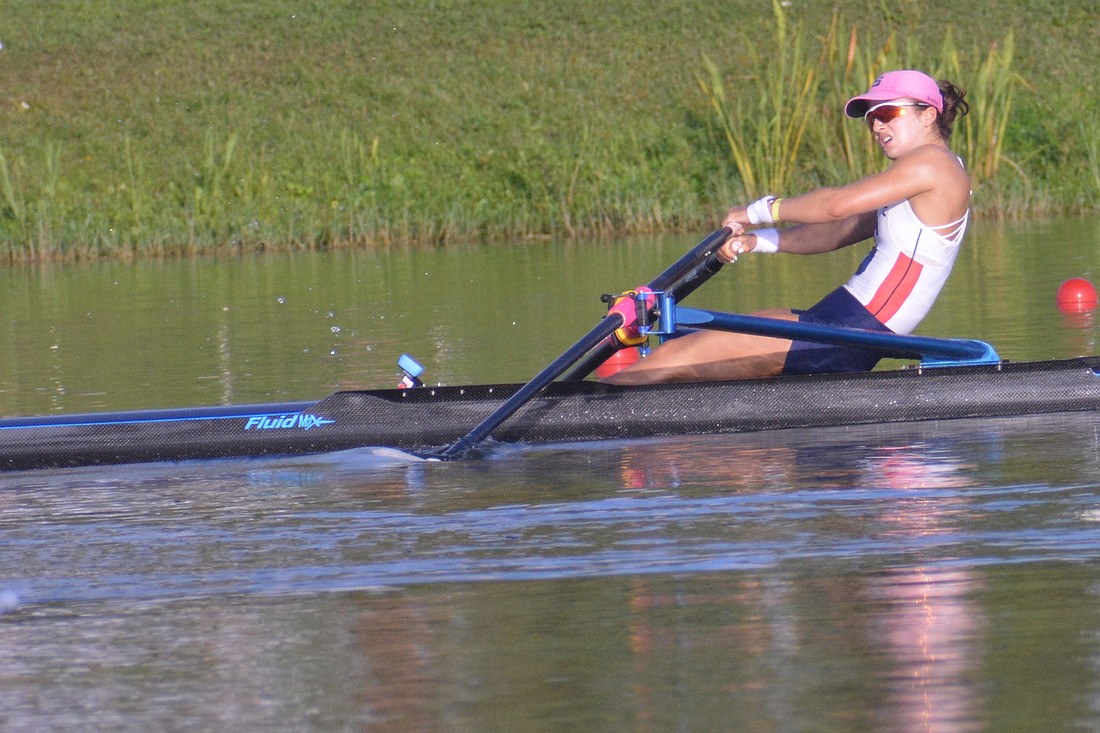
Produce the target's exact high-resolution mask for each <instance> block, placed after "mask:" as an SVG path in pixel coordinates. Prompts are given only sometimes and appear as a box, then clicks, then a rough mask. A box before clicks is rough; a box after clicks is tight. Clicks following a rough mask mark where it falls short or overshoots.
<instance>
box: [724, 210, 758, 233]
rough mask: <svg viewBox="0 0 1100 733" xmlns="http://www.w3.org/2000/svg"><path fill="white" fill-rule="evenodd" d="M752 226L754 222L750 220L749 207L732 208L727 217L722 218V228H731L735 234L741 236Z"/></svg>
mask: <svg viewBox="0 0 1100 733" xmlns="http://www.w3.org/2000/svg"><path fill="white" fill-rule="evenodd" d="M751 225H752V222H751V221H750V220H749V209H748V207H747V206H733V207H730V209H729V210H728V211H727V212H726V215H725V216H724V217H723V218H722V226H724V227H729V228H730V229H732V230H733V233H734V234H740V233H741V232H743V231H745V227H747V226H751Z"/></svg>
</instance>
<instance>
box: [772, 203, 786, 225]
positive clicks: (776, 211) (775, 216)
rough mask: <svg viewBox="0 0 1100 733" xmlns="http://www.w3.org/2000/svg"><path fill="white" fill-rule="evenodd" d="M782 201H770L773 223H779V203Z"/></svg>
mask: <svg viewBox="0 0 1100 733" xmlns="http://www.w3.org/2000/svg"><path fill="white" fill-rule="evenodd" d="M782 200H783V199H781V198H774V199H772V205H771V210H770V213H771V215H772V221H773V222H776V221H779V203H780V202H781V201H782Z"/></svg>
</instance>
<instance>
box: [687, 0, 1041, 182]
mask: <svg viewBox="0 0 1100 733" xmlns="http://www.w3.org/2000/svg"><path fill="white" fill-rule="evenodd" d="M772 7H773V12H774V14H775V26H774V35H773V37H772V38H771V39H770V43H767V44H766V45H763V46H755V45H752V46H750V47H749V48H750V50H751V57H750V58H751V61H752V63H751V64H750V68H756V69H762V70H763V71H762V72H761V73H760V74H757V75H751V74H743V73H739V72H738V71H736V70H735V71H734V72H732V73H730V74H729V75H728V76H727V75H725V74H723V72H722V71H721V70H720V69H719V68H718V66H717V65H716V64H715V63H714V62H713V61H711V60H710V59H704V65H705V68H706V71H707V75H706V77H704V78H703V79H701V80H700V87H701V88H702V91H703V93H704V95H705V96H706V98H707V100H708V102H709V104H710V107H711V109H712V110H713V112H714V115H715V125H716V126H717V128H718V129H719V130H720V131H721V133H722V137H723V139H724V140H725V143H726V146H727V148H728V151H729V155H730V158H731V160H732V162H733V164H734V166H735V168H736V170H737V173H738V175H739V177H740V180H741V183H742V186H743V191H744V194H745V198H746V199H748V198H753V197H755V196H758V195H761V194H764V193H778V192H781V191H793V190H799V189H804V188H807V187H812V186H817V185H837V184H841V183H844V182H847V181H850V180H852V179H854V178H859V177H863V176H866V175H868V174H870V173H872V172H873V171H874V170H877V169H878V168H879V167H881V165H882V164H883V163H882V158H881V154H880V153H879V151H878V150H877V147H876V146H875V144H874V142H873V139H872V137H871V136H869V135H867V133H866V129H865V127H864V125H863V124H861V123H854V122H853V121H851V120H849V119H847V118H845V117H844V115H843V113H842V112H841V111H839V108H840V106H841V104H842V103H843V100H844V99H846V98H847V97H849V96H851V95H852V93H853V90H863V89H866V88H868V87H869V86H870V84H871V82H873V81H874V79H875V78H876V77H878V76H879V75H880V74H882V73H883V72H885V71H888V70H890V69H897V68H924V69H927V70H928V71H929V73H931V74H932V75H933V76H936V77H937V78H942V77H943V76H944V73H943V72H944V71H945V70H946V71H947V76H949V77H950V78H952V79H965V78H973V84H971V86H970V88H969V90H968V94H967V100H968V102H969V103H970V110H971V113H970V114H969V115H968V116H966V117H963V118H962V125H961V129H960V130H959V135H958V139H959V143H958V145H959V146H961V147H960V150H961V151H962V154H963V156H964V158H965V159H966V160H967V161H968V166H969V168H970V170H971V173H972V175H973V177H974V179H975V182H976V183H978V182H981V181H984V180H989V179H994V178H996V177H997V176H998V175H999V174H1000V172H1001V164H1002V163H1006V164H1007V165H1009V166H1010V167H1011V168H1012V169H1013V170H1014V171H1015V172H1017V173H1018V174H1020V175H1021V177H1023V178H1025V179H1026V174H1024V172H1023V171H1022V170H1021V169H1020V166H1019V165H1017V164H1015V163H1014V162H1013V161H1012V160H1010V159H1009V158H1008V157H1007V156H1006V155H1005V152H1004V144H1005V137H1006V129H1007V127H1008V123H1009V120H1010V118H1011V113H1012V102H1013V95H1014V91H1015V88H1016V86H1017V85H1019V84H1021V83H1022V82H1023V80H1022V78H1021V77H1020V76H1019V75H1018V74H1017V73H1016V72H1015V71H1014V70H1013V68H1012V59H1013V49H1014V34H1013V32H1012V31H1009V32H1008V33H1007V35H1006V36H1005V38H1004V39H1003V41H1001V42H998V43H996V44H994V45H993V46H992V47H991V48H990V49H989V51H988V53H987V54H986V56H985V58H984V60H983V61H982V62H981V63H979V64H974V67H975V68H976V69H977V72H976V73H973V74H971V75H970V76H969V77H968V76H967V75H966V72H965V69H967V68H970V67H971V64H972V63H973V60H974V56H975V54H973V53H971V54H964V53H962V52H960V51H959V50H958V48H957V46H956V45H955V43H954V40H953V37H952V34H951V33H950V32H948V34H947V36H946V40H945V42H944V44H943V47H942V48H941V50H940V52H939V56H938V57H935V58H933V57H929V56H927V55H925V54H923V53H922V52H921V50H920V48H919V47H918V46H917V44H915V43H914V42H912V41H910V42H909V43H908V44H907V45H906V47H905V48H899V46H898V44H897V43H896V38H895V36H894V35H893V34H890V35H888V36H887V37H886V39H885V41H884V42H883V43H882V44H881V45H875V46H871V47H867V46H865V45H862V44H861V43H860V40H859V39H860V38H861V36H862V35H864V34H863V33H861V29H860V28H859V27H858V26H857V25H852V26H851V28H850V30H849V32H848V33H847V34H844V33H842V32H841V31H840V27H841V24H842V18H841V15H840V14H839V12H834V14H833V17H832V21H831V22H830V24H829V25H828V26H827V29H826V31H825V33H824V34H823V35H822V36H821V37H820V38H819V39H818V43H819V46H820V48H819V50H818V51H817V52H816V53H812V52H810V51H809V50H808V49H807V48H806V47H805V43H804V42H802V41H801V40H798V39H804V38H805V37H806V35H807V34H806V32H805V31H804V30H803V29H802V28H801V27H799V28H797V29H796V30H795V32H794V37H795V39H796V40H793V41H792V38H791V35H792V34H791V30H790V28H789V22H788V19H787V15H788V11H787V10H786V9H785V8H784V6H783V5H782V4H781V3H779V2H778V0H773V3H772ZM845 38H846V43H845V42H843V40H842V39H845ZM727 78H729V79H731V80H733V82H734V83H735V84H736V88H737V89H738V94H737V95H736V97H733V98H731V94H730V92H729V91H727V83H726V79H727ZM807 140H809V141H811V144H810V145H809V146H808V145H807ZM837 141H839V142H837ZM807 147H809V148H810V149H808V150H807Z"/></svg>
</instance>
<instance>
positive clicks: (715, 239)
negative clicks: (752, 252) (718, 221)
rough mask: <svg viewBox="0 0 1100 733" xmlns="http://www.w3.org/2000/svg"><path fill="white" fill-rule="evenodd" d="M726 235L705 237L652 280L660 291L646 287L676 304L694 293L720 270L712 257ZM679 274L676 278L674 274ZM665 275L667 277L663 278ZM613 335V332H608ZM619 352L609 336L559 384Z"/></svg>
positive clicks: (726, 231)
mask: <svg viewBox="0 0 1100 733" xmlns="http://www.w3.org/2000/svg"><path fill="white" fill-rule="evenodd" d="M729 234H730V230H729V229H726V228H723V229H719V230H718V231H716V232H714V233H713V234H711V235H710V236H709V237H707V238H706V239H704V240H703V241H702V242H700V243H699V244H698V245H697V246H696V247H695V249H693V250H692V251H691V252H688V254H686V255H684V257H681V258H680V261H679V262H677V263H676V264H674V265H673V266H672V267H670V268H669V269H668V270H666V271H665V272H663V273H661V275H658V276H657V277H656V278H654V280H653V283H656V282H658V280H660V281H661V285H660V287H657V286H655V285H654V284H653V283H650V288H652V289H653V290H655V291H663V292H668V293H671V294H672V297H673V298H674V299H675V300H676V301H677V302H680V301H682V300H683V299H684V298H686V297H687V296H689V295H691V294H692V293H694V292H695V291H696V290H697V289H698V288H699V286H700V285H702V284H703V283H705V282H706V281H707V280H709V279H710V278H711V277H712V276H714V275H715V274H717V273H718V271H719V270H721V269H722V261H721V260H719V259H718V257H717V256H715V254H714V252H715V251H717V249H718V248H719V247H720V246H722V243H723V242H725V241H726V237H728V236H729ZM703 252H708V253H709V254H707V256H706V259H704V260H703V261H702V262H699V261H698V260H696V261H695V266H694V267H691V268H688V269H684V268H682V267H677V265H680V264H681V263H682V262H683V261H684V260H685V259H687V258H689V257H691V256H692V255H695V256H699V254H700V253H703ZM674 271H676V272H678V273H679V274H678V275H676V274H675V272H674ZM666 275H668V276H667V277H666ZM612 333H614V332H612ZM620 348H622V346H621V344H619V343H618V341H617V340H616V339H615V338H614V337H613V336H609V337H608V338H607V341H606V342H605V343H602V344H600V345H598V346H597V347H596V348H595V349H593V350H592V353H590V354H586V355H585V356H584V358H583V359H581V360H580V361H578V362H577V363H576V364H574V365H573V368H572V369H570V370H569V371H568V372H566V373H565V374H563V375H562V380H563V381H566V382H571V381H579V380H581V379H584V378H586V377H587V376H588V375H589V374H591V373H592V372H593V371H595V369H596V368H597V367H598V366H599V365H600V364H603V363H604V362H605V361H607V360H608V359H609V358H611V356H612V355H613V354H614V353H615V352H616V351H618V350H619V349H620Z"/></svg>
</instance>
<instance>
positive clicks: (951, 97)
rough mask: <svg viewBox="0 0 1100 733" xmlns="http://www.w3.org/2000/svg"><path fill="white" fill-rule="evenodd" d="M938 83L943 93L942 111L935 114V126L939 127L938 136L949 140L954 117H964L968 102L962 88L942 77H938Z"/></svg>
mask: <svg viewBox="0 0 1100 733" xmlns="http://www.w3.org/2000/svg"><path fill="white" fill-rule="evenodd" d="M938 84H939V87H940V94H942V95H943V112H940V113H939V114H938V115H936V127H938V128H939V131H940V137H942V138H943V139H944V140H950V139H951V128H952V126H953V125H954V124H955V118H956V117H965V116H966V114H967V113H968V112H970V104H969V103H968V102H967V101H966V99H965V97H966V92H965V91H964V90H962V89H959V88H958V87H957V86H955V85H954V84H952V83H951V82H949V81H946V80H944V79H940V81H939V82H938Z"/></svg>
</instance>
